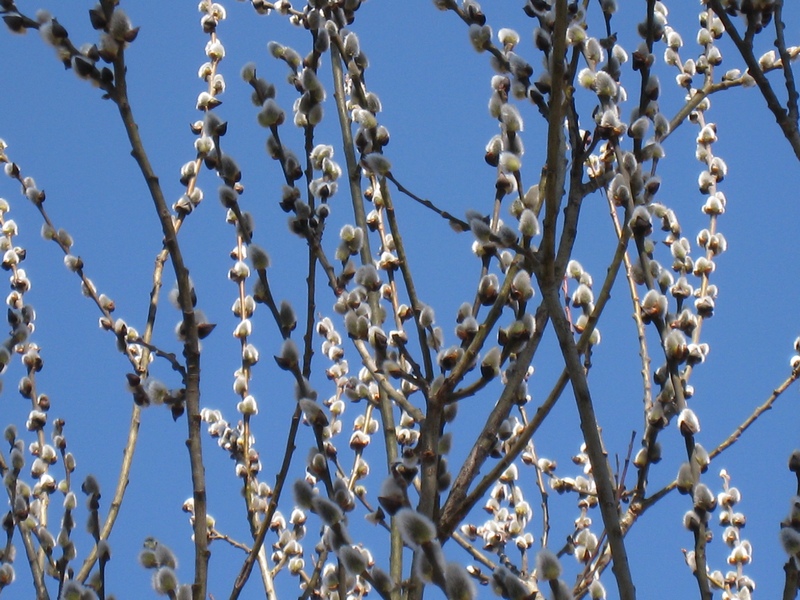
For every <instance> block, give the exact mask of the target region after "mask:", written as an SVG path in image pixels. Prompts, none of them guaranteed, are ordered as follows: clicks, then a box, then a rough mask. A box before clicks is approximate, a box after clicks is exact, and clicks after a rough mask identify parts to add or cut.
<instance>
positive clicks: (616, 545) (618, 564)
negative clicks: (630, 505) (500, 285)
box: [540, 283, 636, 600]
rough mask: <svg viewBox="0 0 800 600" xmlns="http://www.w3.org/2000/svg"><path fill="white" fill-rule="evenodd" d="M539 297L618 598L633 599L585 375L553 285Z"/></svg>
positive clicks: (616, 510)
mask: <svg viewBox="0 0 800 600" xmlns="http://www.w3.org/2000/svg"><path fill="white" fill-rule="evenodd" d="M540 285H541V283H540ZM542 294H543V295H544V301H545V306H546V307H547V310H548V312H549V315H550V320H551V321H552V323H553V329H554V331H555V333H556V336H557V337H558V343H559V346H560V347H561V354H562V355H563V357H564V362H565V364H566V368H567V371H568V372H569V378H570V382H571V383H572V391H573V394H574V395H575V402H576V404H577V407H578V414H579V416H580V422H581V432H582V433H583V439H584V441H585V442H586V453H587V454H588V455H589V460H590V462H591V465H592V473H593V474H594V479H595V483H596V485H597V496H598V503H599V506H600V513H601V515H602V517H603V525H604V526H605V529H606V535H607V536H608V541H609V544H610V546H611V554H612V555H613V556H614V564H613V566H612V571H613V572H614V576H615V578H616V580H617V586H618V588H619V595H620V596H619V597H620V598H621V599H623V600H634V599H635V598H636V588H635V587H634V585H633V579H632V577H631V572H630V565H629V564H628V553H627V550H626V548H625V543H624V540H623V533H622V529H621V527H620V514H619V505H618V503H617V501H616V490H615V489H614V478H613V476H612V473H611V467H610V465H609V464H608V459H607V457H606V452H605V448H604V447H603V440H602V438H601V437H600V430H599V426H598V423H597V418H596V416H595V413H594V406H593V403H592V397H591V393H590V391H589V385H588V383H587V381H586V374H585V372H584V370H583V365H582V364H581V359H580V355H579V353H578V349H577V346H576V344H575V340H574V339H573V337H572V332H571V331H570V328H569V323H568V322H567V319H566V317H565V316H564V313H563V311H562V310H561V304H560V302H559V297H558V288H557V287H555V286H554V285H553V284H550V285H546V286H542Z"/></svg>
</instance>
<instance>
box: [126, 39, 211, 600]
mask: <svg viewBox="0 0 800 600" xmlns="http://www.w3.org/2000/svg"><path fill="white" fill-rule="evenodd" d="M114 79H115V82H116V86H115V88H114V94H113V96H112V98H113V100H114V102H115V103H116V105H117V107H118V109H119V113H120V117H121V118H122V122H123V124H124V126H125V131H126V133H127V135H128V139H129V141H130V143H131V155H132V156H133V158H134V160H136V163H137V164H138V165H139V169H140V171H141V172H142V176H143V177H144V179H145V183H146V184H147V187H148V190H149V192H150V196H151V198H152V200H153V203H154V205H155V209H156V212H157V214H158V219H159V221H160V223H161V229H162V232H163V234H164V245H165V246H166V248H167V250H168V251H169V256H170V259H171V262H172V266H173V269H174V271H175V278H176V279H177V282H178V300H179V303H180V306H181V311H182V313H183V322H184V325H185V331H186V341H185V342H184V357H185V359H186V373H187V376H186V416H187V426H188V440H187V448H188V450H189V461H190V464H191V477H192V495H193V497H194V511H195V519H194V524H193V528H194V546H195V574H194V583H193V585H192V596H193V598H194V599H195V600H205V598H206V595H207V594H206V587H207V585H208V559H209V555H210V553H209V551H208V531H207V525H208V524H207V508H206V483H205V468H204V466H203V453H202V443H201V419H200V349H199V338H198V333H197V321H196V319H195V313H194V306H193V302H192V291H193V290H192V285H191V282H190V280H189V270H188V268H187V267H186V265H185V263H184V260H183V254H182V253H181V248H180V245H179V243H178V238H177V236H176V233H175V226H174V223H173V220H172V214H171V213H170V210H169V207H168V206H167V202H166V200H165V198H164V193H163V191H162V189H161V185H160V183H159V180H158V177H157V176H156V174H155V172H154V171H153V168H152V166H151V164H150V160H149V159H148V157H147V153H146V152H145V150H144V145H143V143H142V140H141V137H140V136H139V127H138V125H137V124H136V120H135V119H134V116H133V111H132V109H131V105H130V102H129V100H128V93H127V81H126V66H125V59H124V53H122V52H121V53H120V55H119V56H118V57H117V58H116V59H115V61H114Z"/></svg>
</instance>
